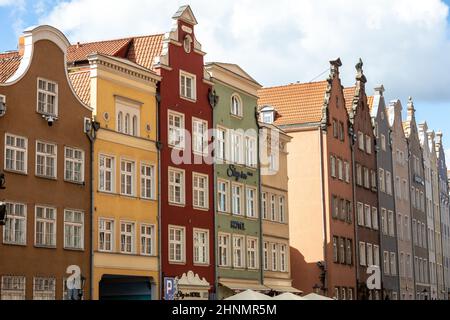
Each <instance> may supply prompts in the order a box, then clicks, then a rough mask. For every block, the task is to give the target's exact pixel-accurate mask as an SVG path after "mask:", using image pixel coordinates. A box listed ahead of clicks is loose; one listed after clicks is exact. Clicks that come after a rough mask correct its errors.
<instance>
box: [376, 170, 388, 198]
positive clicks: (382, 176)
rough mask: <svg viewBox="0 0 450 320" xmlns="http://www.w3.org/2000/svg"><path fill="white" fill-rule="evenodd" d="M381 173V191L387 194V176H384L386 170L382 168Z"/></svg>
mask: <svg viewBox="0 0 450 320" xmlns="http://www.w3.org/2000/svg"><path fill="white" fill-rule="evenodd" d="M379 171H380V173H379V177H378V178H379V179H380V191H381V192H385V191H386V182H385V176H384V169H381V168H380V170H379Z"/></svg>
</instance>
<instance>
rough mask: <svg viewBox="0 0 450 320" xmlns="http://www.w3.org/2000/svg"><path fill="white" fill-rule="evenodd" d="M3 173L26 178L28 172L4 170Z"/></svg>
mask: <svg viewBox="0 0 450 320" xmlns="http://www.w3.org/2000/svg"><path fill="white" fill-rule="evenodd" d="M4 171H5V172H8V173H14V174H18V175H21V176H28V172H23V171H17V170H12V169H4Z"/></svg>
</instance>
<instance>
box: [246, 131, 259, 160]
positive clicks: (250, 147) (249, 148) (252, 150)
mask: <svg viewBox="0 0 450 320" xmlns="http://www.w3.org/2000/svg"><path fill="white" fill-rule="evenodd" d="M245 147H246V152H245V165H246V166H247V167H250V168H256V167H257V162H258V160H257V150H258V147H257V139H256V138H255V137H251V136H246V137H245Z"/></svg>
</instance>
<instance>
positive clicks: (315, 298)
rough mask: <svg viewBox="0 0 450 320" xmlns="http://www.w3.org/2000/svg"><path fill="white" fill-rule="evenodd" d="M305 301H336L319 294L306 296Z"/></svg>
mask: <svg viewBox="0 0 450 320" xmlns="http://www.w3.org/2000/svg"><path fill="white" fill-rule="evenodd" d="M303 300H334V299H331V298H328V297H324V296H321V295H319V294H317V293H310V294H308V295H306V296H304V297H303Z"/></svg>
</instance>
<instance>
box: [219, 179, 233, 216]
mask: <svg viewBox="0 0 450 320" xmlns="http://www.w3.org/2000/svg"><path fill="white" fill-rule="evenodd" d="M229 188H230V185H229V183H228V182H227V181H220V180H219V181H218V182H217V210H219V211H220V212H228V211H229V208H228V194H229V192H230V190H229Z"/></svg>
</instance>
